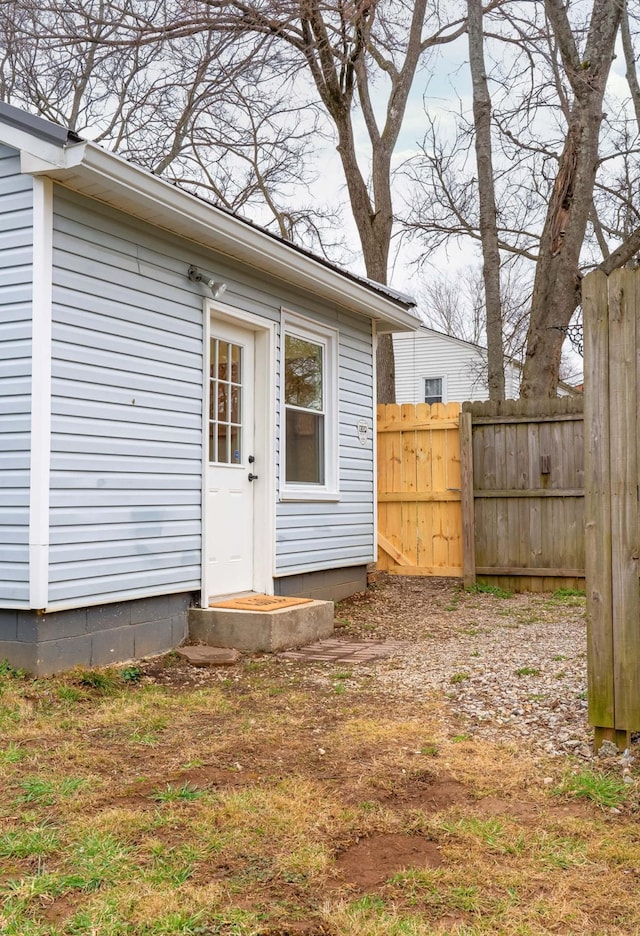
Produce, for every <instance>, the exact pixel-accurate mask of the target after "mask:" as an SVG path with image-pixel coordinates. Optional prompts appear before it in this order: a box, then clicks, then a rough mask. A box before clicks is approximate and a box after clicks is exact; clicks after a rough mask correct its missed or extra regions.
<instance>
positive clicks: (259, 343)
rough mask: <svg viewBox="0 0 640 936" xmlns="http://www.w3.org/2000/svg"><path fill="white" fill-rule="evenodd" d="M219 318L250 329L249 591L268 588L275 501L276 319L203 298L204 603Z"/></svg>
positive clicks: (272, 570) (204, 596)
mask: <svg viewBox="0 0 640 936" xmlns="http://www.w3.org/2000/svg"><path fill="white" fill-rule="evenodd" d="M212 318H213V319H220V320H221V321H228V322H230V323H232V324H235V325H238V326H240V327H242V328H246V329H249V330H250V331H253V332H255V342H256V345H255V417H254V422H255V428H254V439H255V444H256V450H258V451H261V452H263V453H264V454H263V456H262V458H261V459H260V464H259V466H258V472H259V476H260V484H259V485H258V486H257V487H256V488H255V491H254V498H255V500H254V537H253V585H254V591H257V592H261V593H263V594H265V595H272V594H273V579H274V575H275V564H276V553H275V536H276V532H275V531H276V505H275V486H276V482H275V463H276V451H275V438H276V411H275V397H276V394H275V379H274V375H275V373H276V330H277V323H276V322H272V321H270V320H269V319H264V318H261V317H260V316H259V315H254V314H253V313H251V312H243V311H242V310H241V309H236V308H234V307H233V306H228V305H224V304H223V303H221V302H215V301H211V300H205V302H204V341H205V354H204V361H205V369H204V371H203V381H204V396H203V402H204V406H203V420H202V426H203V431H202V439H203V446H202V504H203V507H202V574H201V594H200V603H201V606H202V607H203V608H206V607H207V606H208V604H209V594H208V587H207V581H206V575H205V571H206V558H207V542H206V528H207V524H206V516H205V510H206V496H205V492H206V471H207V446H206V439H207V433H208V421H207V414H208V412H209V379H208V377H209V345H210V340H209V339H210V336H211V319H212Z"/></svg>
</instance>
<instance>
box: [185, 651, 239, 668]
mask: <svg viewBox="0 0 640 936" xmlns="http://www.w3.org/2000/svg"><path fill="white" fill-rule="evenodd" d="M176 653H177V654H178V656H179V657H182V659H183V660H186V661H187V663H190V664H191V666H233V665H234V663H237V662H238V660H239V659H240V657H241V656H242V654H241V653H240V651H239V650H232V649H231V648H228V647H202V646H197V647H178V649H177V650H176Z"/></svg>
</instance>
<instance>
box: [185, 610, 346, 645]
mask: <svg viewBox="0 0 640 936" xmlns="http://www.w3.org/2000/svg"><path fill="white" fill-rule="evenodd" d="M333 617H334V608H333V601H309V602H307V603H305V604H300V605H294V606H293V607H289V608H279V609H277V610H275V611H239V610H237V609H235V608H190V609H189V637H190V638H191V640H198V641H201V642H202V643H205V644H207V645H208V646H210V647H232V648H234V649H235V650H245V651H248V652H250V653H275V652H277V651H279V650H291V649H292V648H294V647H304V646H305V645H306V644H310V643H315V642H316V641H317V640H322V639H324V638H325V637H330V636H331V635H332V633H333Z"/></svg>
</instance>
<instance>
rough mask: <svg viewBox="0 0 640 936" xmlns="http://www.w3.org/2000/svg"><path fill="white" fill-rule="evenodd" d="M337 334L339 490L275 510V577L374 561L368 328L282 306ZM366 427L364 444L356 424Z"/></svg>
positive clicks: (346, 318)
mask: <svg viewBox="0 0 640 936" xmlns="http://www.w3.org/2000/svg"><path fill="white" fill-rule="evenodd" d="M287 308H289V309H291V311H293V312H299V313H300V314H302V315H307V316H308V317H310V318H314V319H316V320H317V321H319V322H323V323H326V324H328V325H331V326H332V327H334V328H337V329H338V331H339V354H338V359H339V360H338V408H339V420H340V425H339V439H338V443H339V486H340V499H339V501H338V502H337V503H334V502H329V503H326V502H324V503H313V502H311V503H309V502H308V501H301V502H297V503H296V502H294V503H291V502H283V503H279V504H278V509H277V524H276V526H277V534H276V536H277V547H276V548H277V554H276V568H277V572H278V573H279V574H281V575H282V574H293V573H296V572H307V571H313V570H316V569H333V568H339V567H341V566H349V565H360V564H363V563H367V562H373V561H374V559H375V546H374V543H375V529H374V510H373V485H374V463H373V434H374V431H375V419H374V394H373V358H372V336H371V323H370V322H369V321H367V320H365V319H362V318H360V317H358V316H355V315H349V314H347V313H338V314H337V315H336V314H335V313H334V314H333V315H331V314H330V313H327V314H326V315H324V316H323V315H322V310H321V307H316V308H315V309H314V310H313V311H312V310H311V309H308V308H302V307H300V306H299V305H293V306H291V305H290V306H287ZM361 420H365V421H366V422H367V425H368V428H369V432H368V438H367V441H366V444H365V445H361V444H360V441H359V439H358V432H357V424H358V422H360V421H361Z"/></svg>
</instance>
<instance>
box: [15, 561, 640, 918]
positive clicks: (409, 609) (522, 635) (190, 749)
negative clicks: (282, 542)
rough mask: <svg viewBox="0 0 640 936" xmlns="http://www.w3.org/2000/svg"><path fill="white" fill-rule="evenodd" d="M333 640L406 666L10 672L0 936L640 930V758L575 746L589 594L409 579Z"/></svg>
mask: <svg viewBox="0 0 640 936" xmlns="http://www.w3.org/2000/svg"><path fill="white" fill-rule="evenodd" d="M336 620H337V630H336V633H337V634H338V635H341V636H344V639H345V640H349V641H352V640H354V639H355V640H358V639H362V640H368V641H371V640H374V641H377V640H392V641H396V642H397V650H396V651H395V652H393V653H391V654H390V655H389V656H387V657H385V658H383V659H380V660H376V661H373V662H368V663H365V664H357V665H349V666H344V665H342V664H340V665H336V664H334V663H332V662H322V663H319V662H313V663H309V662H305V661H304V660H291V659H287V658H286V657H285V656H284V655H266V654H265V655H247V656H244V657H243V658H242V659H241V660H240V661H239V662H238V663H237V664H236V665H234V666H230V667H228V668H220V669H202V668H194V667H192V666H189V665H188V664H186V663H185V662H184V661H182V660H180V659H179V658H178V657H177V655H176V654H167V655H165V656H164V657H160V658H156V659H152V660H148V661H145V662H143V663H138V664H132V665H131V666H129V667H119V668H114V669H113V670H112V671H105V672H97V673H94V672H92V671H89V672H82V671H77V672H75V673H73V674H69V675H67V676H65V677H60V678H56V679H48V680H28V679H26V680H25V679H22V678H20V677H19V676H18V675H17V674H14V673H11V672H6V673H5V675H4V676H3V677H2V679H0V683H1V685H0V690H1V691H0V728H1V729H2V741H1V742H0V782H2V783H3V789H4V790H5V795H4V797H3V800H2V802H1V803H0V897H2V899H3V903H2V910H0V933H2V934H7V936H10V934H11V936H78V934H86V936H175V934H179V933H183V934H193V936H195V934H199V936H207V934H211V936H213V934H227V936H233V934H237V936H254V934H255V936H258V934H260V936H289V934H306V936H401V934H409V936H412V934H415V936H421V934H425V936H428V934H444V933H452V934H453V933H456V934H460V936H462V934H464V936H473V934H484V933H492V934H520V936H523V934H524V936H526V934H532V936H535V934H539V933H540V934H541V933H570V934H573V933H576V934H578V933H580V934H593V936H596V934H631V933H640V910H638V909H637V908H636V907H635V906H634V901H632V900H629V899H628V898H629V895H630V893H631V892H632V890H633V888H634V887H635V888H637V886H638V885H639V884H640V836H639V835H638V831H637V829H638V826H637V817H638V815H639V813H640V809H639V796H638V772H637V768H636V764H635V760H634V757H635V750H634V751H633V752H630V753H629V754H628V755H627V758H626V760H625V759H623V758H622V757H621V756H619V755H613V754H610V756H609V757H608V758H605V759H593V758H585V757H584V756H581V754H580V753H579V752H578V749H577V747H576V744H578V745H581V744H584V743H585V740H584V739H585V738H587V737H588V734H587V732H588V726H586V727H585V724H584V723H585V717H584V698H582V694H583V691H582V688H581V687H582V686H583V684H584V668H585V661H584V647H583V644H581V643H580V641H583V640H584V599H582V598H580V596H576V595H573V594H572V595H563V596H556V597H555V598H552V597H551V596H539V595H538V596H514V597H512V598H505V597H504V596H501V595H499V594H486V593H476V594H469V593H465V592H463V591H462V590H461V589H460V587H459V586H458V585H457V584H456V583H452V582H445V581H434V580H432V581H429V580H421V582H416V581H407V580H404V581H400V580H397V579H396V580H391V579H389V580H383V581H382V582H381V583H380V585H379V586H377V587H376V588H375V589H373V590H370V591H369V592H367V593H365V594H362V595H358V596H354V598H352V599H349V600H347V601H345V602H343V603H341V604H340V606H339V607H338V608H337V610H336ZM533 635H535V636H533ZM545 641H547V643H545ZM496 647H499V648H500V652H498V651H497V650H496ZM543 650H544V652H543ZM518 654H519V655H518ZM549 656H552V657H556V658H557V659H555V660H554V661H551V660H549V662H548V665H547V664H546V662H545V660H546V657H549ZM500 667H503V675H500V673H501V672H502V671H501V670H500ZM518 673H520V675H518ZM494 684H495V685H496V686H498V688H497V689H496V690H495V692H496V693H498V695H500V693H502V696H501V698H502V699H503V701H504V705H503V704H502V703H500V704H498V703H495V704H494V703H493V702H491V701H490V700H491V696H492V692H491V686H493V685H494ZM576 693H577V694H578V695H579V696H581V697H580V698H578V699H576V698H574V697H575V696H576ZM494 695H495V693H494ZM565 696H566V700H565ZM488 699H489V701H487V700H488ZM527 700H530V701H527ZM565 701H566V706H565ZM578 703H580V704H578ZM527 706H529V708H527ZM563 706H565V709H564V712H565V714H564V715H563V716H562V717H561V718H560V719H559V720H556V721H552V722H551V723H550V724H549V722H548V719H549V718H552V719H553V718H556V716H557V712H558V710H559V709H563ZM518 712H521V714H517V713H518ZM523 731H524V734H523ZM581 732H582V733H581ZM565 735H567V739H565ZM548 740H551V741H552V750H551V751H547V750H546V749H545V745H546V744H547V741H548ZM574 742H576V744H574ZM567 743H568V744H569V746H568V747H567V746H566V745H567ZM36 833H37V835H36Z"/></svg>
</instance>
